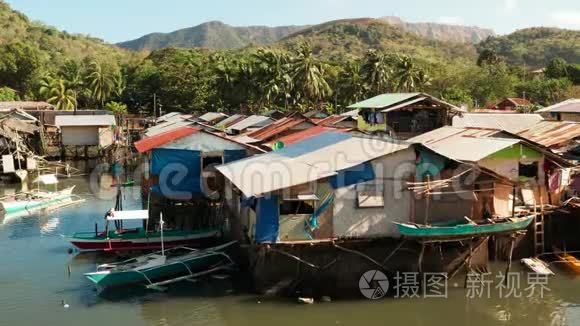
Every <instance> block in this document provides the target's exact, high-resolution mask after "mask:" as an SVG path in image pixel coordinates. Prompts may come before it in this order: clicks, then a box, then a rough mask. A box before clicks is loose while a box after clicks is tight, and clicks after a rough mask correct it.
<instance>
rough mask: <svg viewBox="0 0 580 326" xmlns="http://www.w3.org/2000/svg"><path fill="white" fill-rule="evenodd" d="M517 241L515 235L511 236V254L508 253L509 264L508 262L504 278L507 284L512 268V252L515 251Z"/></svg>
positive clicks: (504, 282)
mask: <svg viewBox="0 0 580 326" xmlns="http://www.w3.org/2000/svg"><path fill="white" fill-rule="evenodd" d="M515 242H516V239H515V238H514V237H513V236H511V237H510V251H509V254H508V264H507V267H506V269H505V275H504V278H503V284H505V285H507V282H508V274H509V272H510V268H511V266H512V254H513V252H514V245H515Z"/></svg>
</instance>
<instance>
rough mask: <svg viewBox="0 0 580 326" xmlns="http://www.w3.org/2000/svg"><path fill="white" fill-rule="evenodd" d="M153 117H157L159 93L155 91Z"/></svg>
mask: <svg viewBox="0 0 580 326" xmlns="http://www.w3.org/2000/svg"><path fill="white" fill-rule="evenodd" d="M153 118H157V94H155V93H153Z"/></svg>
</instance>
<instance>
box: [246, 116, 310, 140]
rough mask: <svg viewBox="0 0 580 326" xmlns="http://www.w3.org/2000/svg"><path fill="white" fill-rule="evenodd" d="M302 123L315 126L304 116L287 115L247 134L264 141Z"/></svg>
mask: <svg viewBox="0 0 580 326" xmlns="http://www.w3.org/2000/svg"><path fill="white" fill-rule="evenodd" d="M302 123H309V124H311V125H312V126H314V124H313V123H311V122H308V120H306V119H304V118H299V117H296V118H295V117H286V118H282V119H280V120H278V121H275V122H274V123H271V124H269V125H267V126H265V127H262V128H260V129H258V130H254V131H252V132H249V133H247V134H245V136H247V137H250V138H253V139H257V140H258V141H264V140H268V139H270V138H272V137H275V136H276V135H279V134H280V133H283V132H285V131H287V130H289V129H292V128H294V127H296V126H298V125H300V124H302Z"/></svg>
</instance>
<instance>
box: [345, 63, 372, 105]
mask: <svg viewBox="0 0 580 326" xmlns="http://www.w3.org/2000/svg"><path fill="white" fill-rule="evenodd" d="M366 91H367V89H366V85H365V81H364V77H363V73H362V67H361V63H360V62H359V61H358V60H351V61H347V62H346V64H345V65H344V69H343V70H342V71H341V72H340V74H339V77H338V92H339V94H340V98H341V101H344V102H345V103H346V104H350V103H353V102H358V101H359V100H360V99H362V98H363V97H364V95H365V93H366Z"/></svg>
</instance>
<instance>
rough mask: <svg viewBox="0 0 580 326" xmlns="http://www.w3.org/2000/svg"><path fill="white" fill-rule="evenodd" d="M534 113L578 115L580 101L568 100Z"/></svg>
mask: <svg viewBox="0 0 580 326" xmlns="http://www.w3.org/2000/svg"><path fill="white" fill-rule="evenodd" d="M536 112H564V113H580V99H575V98H572V99H569V100H566V101H564V102H560V103H557V104H554V105H552V106H548V107H546V108H543V109H540V110H538V111H536Z"/></svg>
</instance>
